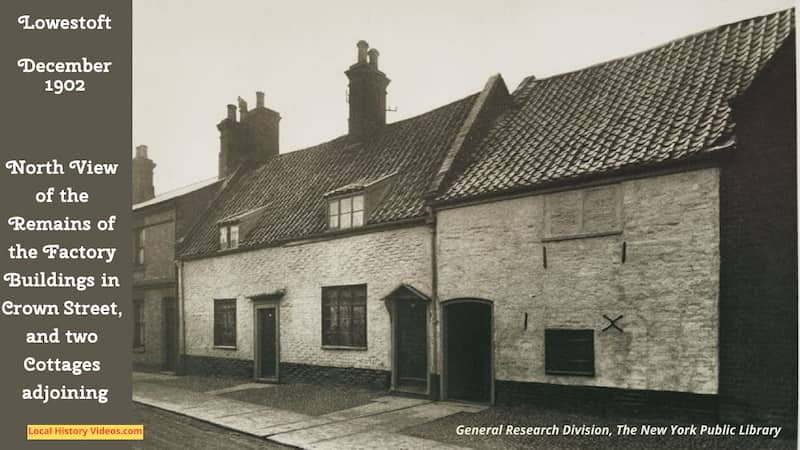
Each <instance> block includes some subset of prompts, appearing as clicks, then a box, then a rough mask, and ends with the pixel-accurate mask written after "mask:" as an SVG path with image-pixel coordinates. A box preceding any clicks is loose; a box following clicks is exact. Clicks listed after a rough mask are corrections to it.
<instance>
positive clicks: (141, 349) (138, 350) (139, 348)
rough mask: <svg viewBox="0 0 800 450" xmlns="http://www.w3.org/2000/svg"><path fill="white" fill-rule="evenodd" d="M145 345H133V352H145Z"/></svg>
mask: <svg viewBox="0 0 800 450" xmlns="http://www.w3.org/2000/svg"><path fill="white" fill-rule="evenodd" d="M144 352H145V350H144V347H133V353H144Z"/></svg>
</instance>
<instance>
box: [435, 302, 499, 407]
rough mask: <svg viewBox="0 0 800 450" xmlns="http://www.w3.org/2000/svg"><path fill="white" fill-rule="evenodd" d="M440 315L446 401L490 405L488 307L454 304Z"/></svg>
mask: <svg viewBox="0 0 800 450" xmlns="http://www.w3.org/2000/svg"><path fill="white" fill-rule="evenodd" d="M444 311H445V333H446V334H445V339H446V341H445V342H446V349H445V364H446V367H445V370H446V377H447V379H446V387H447V398H449V399H453V400H467V401H473V402H490V401H491V387H492V305H491V304H489V303H485V302H473V301H465V302H462V301H456V302H453V303H450V304H446V305H445V308H444Z"/></svg>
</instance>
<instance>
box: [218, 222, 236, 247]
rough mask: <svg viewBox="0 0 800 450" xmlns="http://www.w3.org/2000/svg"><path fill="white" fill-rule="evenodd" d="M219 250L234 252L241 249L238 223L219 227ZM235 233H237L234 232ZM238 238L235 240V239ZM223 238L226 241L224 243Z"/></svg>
mask: <svg viewBox="0 0 800 450" xmlns="http://www.w3.org/2000/svg"><path fill="white" fill-rule="evenodd" d="M219 231H220V232H219V236H218V238H219V249H220V250H233V249H236V248H239V241H240V234H239V224H238V223H226V224H223V225H220V226H219ZM234 231H235V232H234ZM234 235H235V236H236V239H235V240H234V239H233V237H234ZM223 238H224V239H225V240H224V242H223Z"/></svg>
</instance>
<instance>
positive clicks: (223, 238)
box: [219, 227, 228, 248]
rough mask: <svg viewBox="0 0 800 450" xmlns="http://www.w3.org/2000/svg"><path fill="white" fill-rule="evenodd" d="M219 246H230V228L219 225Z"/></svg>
mask: <svg viewBox="0 0 800 450" xmlns="http://www.w3.org/2000/svg"><path fill="white" fill-rule="evenodd" d="M219 247H220V248H228V228H227V227H219Z"/></svg>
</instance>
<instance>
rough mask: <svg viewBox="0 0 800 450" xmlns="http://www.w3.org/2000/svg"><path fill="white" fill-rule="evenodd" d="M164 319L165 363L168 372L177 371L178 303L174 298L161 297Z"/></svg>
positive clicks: (164, 366)
mask: <svg viewBox="0 0 800 450" xmlns="http://www.w3.org/2000/svg"><path fill="white" fill-rule="evenodd" d="M161 305H162V310H161V312H162V317H163V319H162V320H163V321H164V335H163V336H164V343H163V345H164V365H163V369H164V370H165V371H167V372H175V370H176V368H177V366H178V303H177V301H176V300H175V299H174V298H171V297H169V298H164V299H161Z"/></svg>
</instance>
